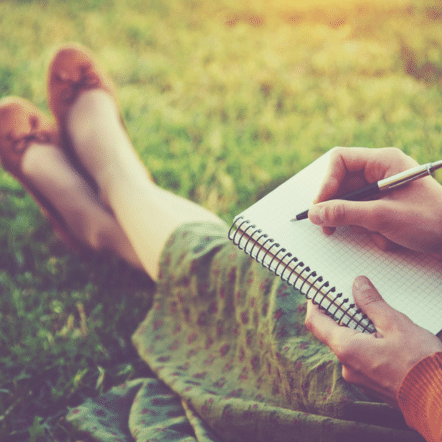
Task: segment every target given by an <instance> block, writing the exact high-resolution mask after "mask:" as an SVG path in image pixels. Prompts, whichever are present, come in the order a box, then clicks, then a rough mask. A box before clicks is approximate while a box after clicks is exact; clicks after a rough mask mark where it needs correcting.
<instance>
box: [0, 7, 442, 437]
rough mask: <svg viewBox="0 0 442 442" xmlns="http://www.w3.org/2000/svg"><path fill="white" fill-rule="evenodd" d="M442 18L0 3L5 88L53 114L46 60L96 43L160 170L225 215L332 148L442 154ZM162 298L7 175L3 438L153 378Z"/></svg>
mask: <svg viewBox="0 0 442 442" xmlns="http://www.w3.org/2000/svg"><path fill="white" fill-rule="evenodd" d="M441 25H442V5H441V2H440V1H439V0H419V1H418V0H390V1H388V2H385V1H380V0H371V1H370V2H368V1H362V0H361V1H360V0H337V1H334V2H332V1H326V0H311V1H309V2H304V1H300V0H298V1H296V0H291V1H289V0H235V1H233V0H219V1H218V2H211V1H208V0H167V1H165V0H163V1H160V0H113V1H112V0H109V1H106V0H83V1H78V2H75V1H72V2H69V1H68V2H66V1H61V0H59V1H57V0H40V1H37V0H35V1H26V0H21V1H18V0H16V1H12V0H1V1H0V98H2V97H4V96H8V95H18V96H21V97H24V98H27V99H29V100H31V101H32V102H34V103H35V104H36V105H37V106H39V107H40V108H42V109H43V110H45V111H47V109H48V108H47V104H46V90H45V83H46V69H47V65H48V62H49V60H50V57H51V55H52V54H53V53H54V51H55V50H56V49H57V48H58V47H59V46H60V45H61V44H62V43H64V42H71V41H76V42H80V43H82V44H84V45H86V46H88V47H89V48H90V49H91V50H92V51H93V52H94V53H95V54H96V56H97V58H98V59H99V60H100V62H101V64H102V65H104V66H105V67H106V69H108V71H109V72H110V74H111V76H112V78H113V79H114V81H115V83H116V85H117V88H118V95H119V100H120V104H121V110H122V114H123V117H124V119H125V122H126V125H127V129H128V132H129V134H130V136H131V139H132V140H133V143H134V145H135V148H136V149H137V151H138V152H139V154H140V156H141V158H142V159H143V161H144V163H145V164H146V165H147V167H148V168H149V169H150V170H151V172H152V175H153V176H154V178H155V180H156V181H157V182H158V183H159V184H160V185H162V186H164V187H166V188H168V189H170V190H173V191H175V192H177V193H179V194H181V195H183V196H185V197H188V198H191V199H192V200H194V201H197V202H198V203H200V204H203V205H204V206H206V207H208V208H209V209H211V210H213V211H215V212H217V213H218V214H219V215H220V216H221V217H223V218H224V219H225V220H226V221H227V222H230V221H231V220H232V218H233V216H234V215H235V214H236V213H238V212H239V211H241V210H243V209H244V208H246V207H247V206H248V205H250V204H252V203H253V202H254V201H256V199H258V198H259V197H261V196H263V195H264V194H265V193H267V192H268V191H269V190H271V189H272V188H274V187H275V186H276V185H277V184H279V183H280V182H282V181H284V180H285V179H287V178H288V177H289V176H291V175H293V174H294V173H296V172H297V171H298V170H300V169H301V168H303V167H305V166H306V165H307V164H308V163H310V162H311V161H313V160H314V159H315V158H317V157H318V156H319V155H321V154H322V153H324V152H325V151H327V150H328V149H330V148H332V147H334V146H337V145H341V146H366V147H383V146H396V147H399V148H401V149H402V150H403V151H404V152H406V153H407V154H409V155H411V156H413V157H414V158H415V159H416V160H417V161H418V162H420V163H423V162H428V161H432V160H436V159H440V158H442V133H441V124H442V112H441V110H442V100H441V98H442V32H441V31H440V30H441ZM0 124H1V121H0ZM152 293H153V285H152V283H151V282H150V281H149V279H148V278H147V277H146V276H145V275H143V274H141V273H139V272H136V271H134V270H133V269H131V268H130V267H129V266H128V265H126V264H125V263H123V262H121V261H118V260H116V259H114V258H112V257H110V256H107V255H106V254H97V255H94V256H87V257H79V256H76V255H74V254H72V253H71V252H70V251H69V250H68V249H67V248H66V247H65V246H64V245H63V244H62V243H60V241H59V240H58V239H57V238H56V237H55V235H54V234H53V231H52V229H51V227H50V226H49V225H48V223H47V222H46V220H45V219H44V217H43V216H42V215H41V214H40V212H39V210H38V208H37V207H36V206H35V204H34V202H33V200H32V198H30V197H29V196H28V195H26V193H25V192H24V190H23V189H22V187H21V186H20V185H19V184H17V183H16V182H15V181H14V180H13V179H12V178H11V177H9V175H7V174H6V173H4V172H3V171H0V439H1V440H28V439H29V440H33V441H39V440H57V441H58V440H60V441H62V440H76V438H77V435H75V432H74V431H73V430H72V429H71V428H70V427H69V425H68V424H67V423H66V422H65V421H64V415H65V413H66V410H67V407H68V406H75V405H77V404H78V403H80V402H81V401H82V400H84V398H86V397H90V396H96V395H98V394H100V393H102V392H104V391H106V390H107V389H109V388H110V387H112V386H113V385H116V384H118V383H120V382H123V381H124V380H127V379H131V378H134V377H137V376H148V375H149V374H150V372H149V370H148V368H146V367H145V366H144V365H143V364H142V363H141V362H140V361H139V359H138V357H137V355H136V354H135V352H134V351H133V349H132V346H131V343H130V336H131V334H132V333H133V331H134V329H135V327H136V325H137V323H138V322H139V321H140V320H141V319H142V318H143V316H144V314H145V313H146V311H147V309H148V307H149V305H150V300H151V296H152Z"/></svg>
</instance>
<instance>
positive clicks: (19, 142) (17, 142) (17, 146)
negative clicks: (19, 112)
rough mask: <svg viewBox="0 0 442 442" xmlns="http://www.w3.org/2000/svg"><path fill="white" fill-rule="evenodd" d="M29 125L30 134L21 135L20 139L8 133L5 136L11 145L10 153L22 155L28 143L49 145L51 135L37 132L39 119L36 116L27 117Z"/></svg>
mask: <svg viewBox="0 0 442 442" xmlns="http://www.w3.org/2000/svg"><path fill="white" fill-rule="evenodd" d="M29 124H30V126H31V132H29V133H28V134H25V135H22V136H20V137H14V135H13V134H12V132H9V133H8V134H7V135H6V138H7V139H8V141H10V142H11V144H12V147H11V148H12V151H13V152H14V153H16V154H17V155H20V154H22V153H23V152H24V151H25V150H26V149H27V148H28V147H29V144H30V143H33V142H35V143H40V144H49V143H50V142H51V139H52V135H51V134H50V133H49V132H47V131H44V130H43V131H42V130H41V131H39V130H38V125H39V119H38V117H37V116H35V115H32V116H30V117H29Z"/></svg>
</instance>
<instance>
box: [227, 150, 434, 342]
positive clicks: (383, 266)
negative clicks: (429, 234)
mask: <svg viewBox="0 0 442 442" xmlns="http://www.w3.org/2000/svg"><path fill="white" fill-rule="evenodd" d="M330 152H331V151H329V152H327V153H326V154H325V155H323V156H321V157H320V158H318V159H317V160H316V161H315V162H313V163H312V164H310V165H309V166H308V167H306V168H305V169H303V170H302V171H301V172H299V173H298V174H296V175H295V176H293V177H292V178H290V179H289V180H288V181H286V182H285V183H283V184H282V185H280V186H279V187H277V188H276V189H275V190H273V191H272V192H270V193H269V194H268V195H266V196H265V197H264V198H262V199H261V200H259V201H258V202H257V203H255V204H254V205H252V206H251V207H249V208H248V209H247V210H245V211H244V212H242V213H241V214H239V215H238V216H236V217H235V219H234V221H233V224H232V227H231V228H230V231H229V238H230V239H231V240H232V241H233V243H234V244H236V245H237V246H238V247H239V248H240V249H242V250H244V252H245V253H247V254H248V255H250V256H251V257H252V258H254V259H255V260H256V261H258V262H259V263H261V264H262V265H263V266H264V267H266V268H268V269H269V270H270V271H272V272H273V273H275V274H276V275H278V276H280V277H281V278H282V279H283V280H285V281H287V283H288V284H290V285H292V286H293V287H295V288H296V289H298V290H299V291H300V292H301V293H302V294H303V295H304V296H306V297H307V298H308V299H312V300H313V302H315V303H316V304H319V305H320V306H321V307H322V308H323V309H325V310H326V311H327V312H328V313H329V314H330V315H331V316H333V317H334V318H335V319H336V320H337V321H340V322H341V323H343V324H345V325H347V326H349V327H351V328H354V329H357V330H360V331H366V332H373V331H374V330H375V328H374V326H373V324H372V323H371V321H370V320H369V319H368V318H367V317H366V316H365V315H364V314H363V313H362V312H360V310H359V309H358V308H357V307H356V306H355V304H354V300H353V297H352V284H353V281H354V279H355V278H356V276H358V275H366V276H368V277H369V278H370V279H371V281H372V282H373V284H374V285H375V287H376V288H377V289H378V290H379V292H380V293H381V295H382V296H383V297H384V299H385V300H386V302H388V303H389V304H390V305H391V306H392V307H394V308H395V309H397V310H399V311H401V312H403V313H404V314H406V315H407V316H409V317H410V318H411V319H412V320H413V321H414V322H416V323H417V324H418V325H420V326H421V327H424V328H426V329H427V330H429V331H431V332H432V333H434V334H437V333H439V332H440V331H441V329H442V263H441V262H440V261H437V260H436V259H434V258H432V257H430V256H428V255H424V254H421V253H416V252H413V251H410V250H405V249H400V250H395V251H388V252H385V251H381V250H379V249H378V248H377V247H376V246H374V245H373V244H372V242H371V241H370V239H369V238H368V237H367V236H365V235H357V234H354V233H353V232H352V231H351V230H350V229H349V228H338V229H337V231H336V232H335V233H334V234H333V235H331V236H327V235H325V234H324V233H323V232H322V230H321V229H320V228H319V227H318V226H315V225H313V224H312V223H311V222H310V221H308V220H303V221H292V219H293V218H294V217H295V216H296V214H297V213H299V212H301V211H303V210H305V209H306V208H308V207H310V206H311V204H312V201H313V199H314V197H315V196H316V195H317V193H318V191H319V188H320V186H321V182H322V179H323V177H324V176H325V173H326V171H327V167H328V163H329V158H330Z"/></svg>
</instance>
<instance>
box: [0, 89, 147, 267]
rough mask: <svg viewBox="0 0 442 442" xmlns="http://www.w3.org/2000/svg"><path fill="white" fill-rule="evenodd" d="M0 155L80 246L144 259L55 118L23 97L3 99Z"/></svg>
mask: <svg viewBox="0 0 442 442" xmlns="http://www.w3.org/2000/svg"><path fill="white" fill-rule="evenodd" d="M0 121H1V123H2V124H1V126H0V159H1V162H2V165H3V167H4V169H5V170H7V171H8V172H9V173H10V174H11V175H12V176H14V178H16V179H17V180H18V181H19V182H20V183H21V184H22V185H23V186H24V187H25V188H26V189H27V190H28V191H29V193H30V194H31V196H32V197H33V198H34V200H35V201H36V202H37V204H38V205H39V206H40V208H41V209H42V212H43V213H44V215H45V216H46V217H47V218H48V219H49V220H50V222H51V223H52V225H53V226H54V228H55V230H56V232H57V234H58V235H59V236H60V237H61V238H62V239H63V240H64V241H65V242H66V243H67V244H68V245H69V246H70V247H71V248H72V249H74V250H75V251H77V252H87V251H90V250H92V249H94V250H113V251H114V252H116V253H117V254H118V255H120V256H121V257H122V258H124V259H126V260H127V261H128V262H130V263H131V264H133V265H135V266H136V267H140V268H141V264H140V262H139V260H138V257H137V256H136V254H135V252H134V250H133V248H132V246H131V245H130V243H129V241H128V239H127V237H126V235H125V234H124V232H123V231H122V230H121V227H120V226H119V224H118V223H117V221H116V220H115V218H114V217H113V216H112V214H110V213H109V212H108V211H106V209H105V208H104V207H103V205H102V204H101V202H100V201H99V200H98V197H97V195H96V194H95V193H94V191H93V190H92V188H91V187H90V186H89V185H88V184H87V182H86V181H85V180H84V179H83V178H82V176H81V175H80V174H79V173H78V172H77V171H76V170H75V169H74V168H73V166H72V165H71V164H70V163H69V161H68V159H67V157H66V155H65V154H64V152H63V150H62V149H61V148H60V147H59V144H58V138H59V137H58V132H57V130H56V128H55V126H54V124H53V123H52V121H51V120H50V119H49V118H48V117H47V116H46V115H45V114H43V113H42V112H41V111H40V110H39V109H38V108H36V107H35V106H34V105H33V104H31V103H29V102H28V101H26V100H23V99H21V98H14V97H10V98H6V99H3V100H1V101H0Z"/></svg>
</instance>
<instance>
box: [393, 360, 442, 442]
mask: <svg viewBox="0 0 442 442" xmlns="http://www.w3.org/2000/svg"><path fill="white" fill-rule="evenodd" d="M397 399H398V404H399V407H400V409H401V411H402V413H403V415H404V417H405V421H406V422H407V425H408V426H410V427H411V428H414V429H415V430H417V431H419V433H421V434H422V436H424V438H425V439H426V440H427V441H438V442H440V441H442V352H438V353H435V354H434V355H432V356H428V357H426V358H424V359H422V360H421V361H419V362H418V363H417V364H416V365H415V366H414V367H413V368H412V369H411V370H410V371H409V372H408V373H407V375H406V376H405V379H404V380H403V381H402V385H401V387H400V388H399V392H398V396H397Z"/></svg>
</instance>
